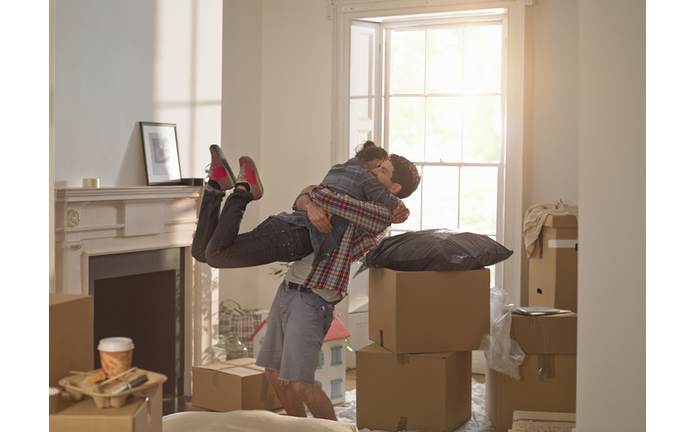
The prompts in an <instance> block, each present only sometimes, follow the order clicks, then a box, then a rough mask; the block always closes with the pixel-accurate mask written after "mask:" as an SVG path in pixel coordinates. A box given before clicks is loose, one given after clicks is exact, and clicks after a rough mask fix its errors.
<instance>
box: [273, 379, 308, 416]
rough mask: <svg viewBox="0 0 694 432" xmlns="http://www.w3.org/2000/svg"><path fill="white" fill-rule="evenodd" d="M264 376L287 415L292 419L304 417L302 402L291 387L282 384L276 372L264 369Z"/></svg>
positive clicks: (304, 411)
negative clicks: (292, 417)
mask: <svg viewBox="0 0 694 432" xmlns="http://www.w3.org/2000/svg"><path fill="white" fill-rule="evenodd" d="M265 376H267V379H268V380H269V381H270V384H272V387H273V388H274V389H275V393H277V397H278V398H280V402H282V406H283V407H284V410H285V411H287V414H289V415H290V416H294V417H306V410H305V409H304V401H302V400H301V398H300V397H299V396H298V395H297V394H296V393H295V392H294V389H293V388H292V386H291V385H289V384H284V383H282V381H280V380H279V377H278V375H277V371H274V370H272V369H265Z"/></svg>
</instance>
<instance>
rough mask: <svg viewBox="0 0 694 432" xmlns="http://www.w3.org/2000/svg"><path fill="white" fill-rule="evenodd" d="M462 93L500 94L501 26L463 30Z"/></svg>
mask: <svg viewBox="0 0 694 432" xmlns="http://www.w3.org/2000/svg"><path fill="white" fill-rule="evenodd" d="M463 91H464V92H465V93H466V94H470V93H500V92H501V26H484V27H482V26H472V27H467V28H466V29H465V58H464V61H463Z"/></svg>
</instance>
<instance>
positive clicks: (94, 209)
mask: <svg viewBox="0 0 694 432" xmlns="http://www.w3.org/2000/svg"><path fill="white" fill-rule="evenodd" d="M201 198H202V187H196V186H148V187H108V188H66V189H57V190H56V194H55V204H56V207H55V208H56V211H55V218H56V220H55V242H56V244H55V260H56V292H58V293H67V294H83V295H93V292H94V281H93V279H94V278H93V277H92V276H93V275H91V276H90V258H94V257H98V258H99V259H97V260H92V261H99V262H103V261H104V260H103V259H101V258H103V257H104V256H107V255H116V254H130V253H133V254H132V256H136V257H137V256H140V254H139V253H143V255H148V253H147V252H148V251H158V250H162V251H171V250H174V251H175V250H176V249H178V250H180V251H181V252H180V257H181V260H180V263H181V267H182V268H181V269H180V274H181V277H180V281H178V283H179V288H180V293H181V298H182V301H183V302H184V305H183V306H184V307H183V308H182V310H183V318H182V320H181V321H182V329H183V335H184V336H183V338H182V339H183V343H182V345H183V347H182V350H181V352H182V354H183V359H184V360H183V362H182V363H183V372H182V377H183V383H184V385H183V391H184V394H185V395H188V396H189V395H191V382H192V367H193V366H194V365H199V364H205V363H209V362H211V361H212V359H213V350H212V345H213V343H215V342H216V340H217V337H218V301H219V300H218V281H219V277H218V271H217V270H216V269H213V268H211V267H209V266H208V265H206V264H201V263H199V262H197V261H196V260H195V259H193V258H192V256H191V254H190V248H191V243H192V240H193V234H194V232H195V227H196V225H197V215H198V209H199V205H200V200H201ZM167 253H168V252H167ZM176 253H177V252H176ZM149 255H151V254H149ZM137 264H138V265H137V266H133V267H138V268H139V267H141V265H140V264H141V263H140V262H139V261H138V262H137ZM100 265H101V266H102V267H103V264H100ZM143 265H144V264H143ZM107 266H108V265H107ZM155 267H156V266H155ZM157 270H160V269H158V268H153V269H152V271H157ZM132 271H134V272H140V271H145V270H132ZM119 274H121V273H118V272H116V276H117V275H119ZM176 274H178V273H176ZM90 283H91V286H90ZM135 349H136V350H137V346H136V348H135ZM135 366H137V365H135Z"/></svg>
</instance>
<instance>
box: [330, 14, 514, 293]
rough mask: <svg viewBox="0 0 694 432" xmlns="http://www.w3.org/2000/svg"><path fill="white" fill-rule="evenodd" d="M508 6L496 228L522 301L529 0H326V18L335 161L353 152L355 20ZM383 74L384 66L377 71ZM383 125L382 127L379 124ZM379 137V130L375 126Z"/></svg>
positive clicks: (506, 283)
mask: <svg viewBox="0 0 694 432" xmlns="http://www.w3.org/2000/svg"><path fill="white" fill-rule="evenodd" d="M492 8H506V9H507V15H506V19H507V24H508V25H507V33H506V34H507V37H506V40H505V45H506V49H507V62H508V63H507V68H506V71H507V74H508V75H507V80H506V84H507V89H506V95H507V99H506V117H507V123H506V153H505V157H506V160H505V165H506V170H505V173H504V178H503V184H504V196H503V198H502V200H503V202H502V203H501V205H502V212H503V215H504V218H503V219H504V220H503V222H502V223H503V226H502V227H501V229H500V230H498V235H500V236H501V237H497V240H498V241H500V242H501V243H502V244H504V245H505V246H506V247H508V248H509V249H512V250H513V251H514V254H513V255H512V256H511V258H509V259H508V260H506V261H504V262H502V263H500V264H499V265H500V266H501V274H500V278H499V279H497V281H496V285H497V286H501V287H503V288H504V289H505V290H506V292H508V294H509V301H510V302H512V303H517V304H518V303H519V302H520V290H521V260H520V257H521V254H522V253H524V250H525V249H524V247H523V244H522V227H523V216H524V214H523V210H522V202H521V199H522V188H523V183H522V177H523V176H522V153H523V146H522V143H523V70H524V55H523V45H524V40H525V39H524V32H525V26H524V21H525V2H524V1H521V0H508V1H492V0H476V1H475V2H470V1H464V0H427V1H421V2H418V1H412V0H382V1H364V0H328V17H329V18H330V19H333V20H334V22H335V25H334V26H333V31H334V34H333V44H334V46H333V52H334V56H333V74H334V83H335V85H334V87H333V128H332V133H333V136H332V155H331V156H332V163H333V164H335V163H340V162H344V161H345V160H347V159H348V158H349V157H350V152H351V150H352V148H351V147H352V146H350V142H349V127H350V125H349V108H350V91H349V90H350V89H349V85H350V68H349V65H350V34H351V24H352V20H365V19H369V18H375V17H383V18H385V17H393V16H401V17H402V16H408V15H418V14H432V13H442V14H443V13H455V12H460V11H472V10H479V9H492ZM379 74H380V71H379ZM377 109H380V102H378V103H377ZM378 127H379V128H380V126H378ZM376 133H377V134H378V135H377V136H380V129H377V131H376Z"/></svg>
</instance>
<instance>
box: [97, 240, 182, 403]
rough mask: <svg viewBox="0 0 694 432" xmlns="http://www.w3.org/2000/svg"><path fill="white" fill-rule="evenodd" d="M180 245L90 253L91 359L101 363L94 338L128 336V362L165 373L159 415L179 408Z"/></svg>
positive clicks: (98, 364) (180, 385) (180, 350)
mask: <svg viewBox="0 0 694 432" xmlns="http://www.w3.org/2000/svg"><path fill="white" fill-rule="evenodd" d="M183 256H184V251H183V248H169V249H158V250H149V251H139V252H131V253H121V254H110V255H99V256H92V257H90V258H89V275H90V276H89V279H90V280H89V291H90V294H91V295H92V296H93V301H94V348H95V350H94V351H95V352H94V364H95V365H96V367H97V368H100V367H101V361H100V359H99V352H98V350H97V349H96V347H98V344H99V341H100V340H101V339H103V338H107V337H120V336H122V337H129V338H131V339H132V340H133V343H134V344H135V349H134V350H133V360H132V365H133V366H136V367H138V368H141V369H145V370H148V371H152V372H157V373H160V374H163V375H166V377H167V380H166V382H165V383H164V384H163V385H162V392H163V397H164V406H163V408H164V415H167V414H171V413H173V412H177V411H182V410H183V408H184V402H185V401H184V390H183V388H184V387H183V368H184V360H183V359H184V355H183V353H184V344H185V339H184V317H185V315H184V304H185V301H184V291H185V290H184V287H183V281H184V278H183V271H184V268H185V265H184V262H183Z"/></svg>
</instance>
